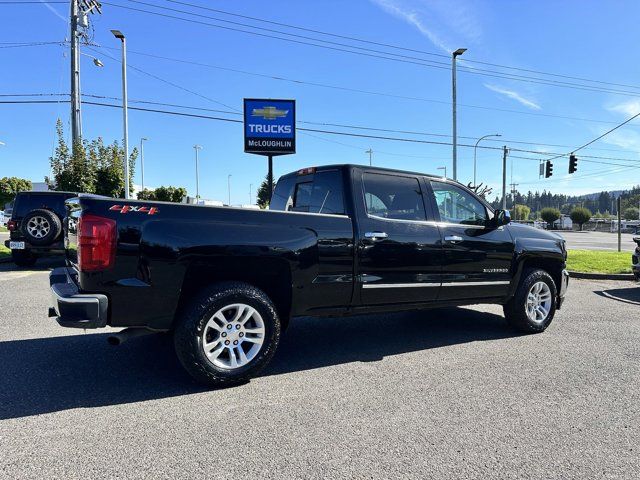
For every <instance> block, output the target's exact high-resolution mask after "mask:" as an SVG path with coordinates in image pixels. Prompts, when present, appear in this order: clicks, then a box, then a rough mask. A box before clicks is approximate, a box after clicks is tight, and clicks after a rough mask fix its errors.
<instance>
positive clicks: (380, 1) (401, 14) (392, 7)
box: [371, 0, 453, 53]
mask: <svg viewBox="0 0 640 480" xmlns="http://www.w3.org/2000/svg"><path fill="white" fill-rule="evenodd" d="M371 1H372V2H373V3H375V4H377V5H378V6H380V7H381V8H382V9H383V10H385V11H386V12H388V13H390V14H391V15H393V16H395V17H398V18H400V19H402V20H404V21H405V22H407V23H409V24H411V25H413V26H414V27H416V28H417V29H418V30H419V31H420V33H422V34H423V35H424V36H425V37H427V38H428V39H429V41H431V43H433V44H434V45H435V46H437V47H438V48H440V49H441V50H444V51H445V52H447V53H451V52H452V51H453V50H452V49H451V47H450V46H448V45H447V44H446V43H445V42H444V41H443V40H442V39H441V38H440V37H439V36H438V35H436V34H435V33H434V32H433V31H432V30H430V29H429V28H427V26H426V25H425V24H424V23H423V21H422V20H421V19H420V16H419V15H418V13H417V12H415V11H410V10H406V9H405V8H403V7H402V6H401V5H400V4H399V3H397V2H395V1H394V0H371Z"/></svg>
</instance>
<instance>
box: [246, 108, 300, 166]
mask: <svg viewBox="0 0 640 480" xmlns="http://www.w3.org/2000/svg"><path fill="white" fill-rule="evenodd" d="M244 151H245V152H246V153H255V154H257V155H268V156H275V155H287V154H290V153H296V101H295V100H270V99H255V98H245V99H244Z"/></svg>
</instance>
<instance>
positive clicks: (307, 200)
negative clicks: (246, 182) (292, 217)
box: [270, 170, 345, 215]
mask: <svg viewBox="0 0 640 480" xmlns="http://www.w3.org/2000/svg"><path fill="white" fill-rule="evenodd" d="M342 191H343V189H342V174H341V172H340V171H339V170H325V171H321V172H317V173H315V174H314V175H313V176H310V175H306V176H304V177H286V178H284V179H282V180H280V182H278V186H277V187H276V192H275V193H274V196H273V201H272V203H271V207H270V208H271V210H285V211H293V212H307V213H326V214H333V215H344V213H345V208H344V198H343V194H342Z"/></svg>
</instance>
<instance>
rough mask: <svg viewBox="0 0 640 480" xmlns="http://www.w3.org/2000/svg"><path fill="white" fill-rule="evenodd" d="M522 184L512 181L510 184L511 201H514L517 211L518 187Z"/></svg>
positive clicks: (514, 207)
mask: <svg viewBox="0 0 640 480" xmlns="http://www.w3.org/2000/svg"><path fill="white" fill-rule="evenodd" d="M518 185H520V184H519V183H510V184H509V186H510V187H511V201H512V202H513V210H514V211H515V209H516V187H517V186H518Z"/></svg>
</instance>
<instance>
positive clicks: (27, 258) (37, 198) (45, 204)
mask: <svg viewBox="0 0 640 480" xmlns="http://www.w3.org/2000/svg"><path fill="white" fill-rule="evenodd" d="M75 196H77V193H71V192H20V193H18V194H17V195H16V199H15V201H14V205H13V213H12V214H11V220H9V222H8V223H7V228H8V229H9V232H10V233H9V240H7V241H5V245H6V246H7V247H8V248H10V249H11V257H12V258H13V262H14V263H15V264H16V265H18V266H19V267H30V266H32V265H33V264H34V263H35V262H36V260H37V258H38V257H39V256H42V255H46V254H51V253H63V252H64V238H63V236H62V219H63V218H64V215H65V206H64V202H65V200H67V199H68V198H71V197H75Z"/></svg>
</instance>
